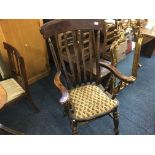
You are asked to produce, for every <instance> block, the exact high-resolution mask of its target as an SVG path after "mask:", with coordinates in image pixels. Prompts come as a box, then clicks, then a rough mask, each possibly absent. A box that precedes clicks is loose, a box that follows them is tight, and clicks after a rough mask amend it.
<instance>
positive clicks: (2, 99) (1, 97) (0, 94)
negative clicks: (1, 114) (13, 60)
mask: <svg viewBox="0 0 155 155" xmlns="http://www.w3.org/2000/svg"><path fill="white" fill-rule="evenodd" d="M6 101H7V93H6V91H5V89H4V88H3V87H2V86H1V85H0V109H1V108H2V107H3V106H4V105H5V103H6Z"/></svg>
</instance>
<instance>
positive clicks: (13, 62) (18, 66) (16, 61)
mask: <svg viewBox="0 0 155 155" xmlns="http://www.w3.org/2000/svg"><path fill="white" fill-rule="evenodd" d="M3 44H4V48H5V49H6V50H7V53H8V58H9V64H10V73H11V75H10V78H14V79H15V80H16V81H17V82H18V84H19V85H20V86H21V87H22V88H23V89H24V90H25V93H23V94H22V95H21V96H19V97H17V98H15V99H14V100H12V101H10V102H8V103H7V104H5V105H4V108H6V107H7V106H8V105H9V104H11V103H14V102H17V101H19V100H21V99H23V98H27V99H28V101H29V102H28V103H29V104H31V106H33V108H35V110H36V111H37V112H39V111H40V110H39V108H38V107H37V105H36V104H35V103H34V102H33V101H32V97H31V95H30V92H29V88H28V81H27V76H26V70H25V63H24V59H23V57H22V56H21V55H20V54H19V52H18V50H17V49H16V48H15V47H13V46H12V45H10V44H8V43H6V42H4V43H3ZM0 126H1V129H2V130H5V131H6V132H10V133H11V134H20V132H18V131H17V132H16V131H14V130H12V129H10V128H7V127H6V126H4V125H2V124H0Z"/></svg>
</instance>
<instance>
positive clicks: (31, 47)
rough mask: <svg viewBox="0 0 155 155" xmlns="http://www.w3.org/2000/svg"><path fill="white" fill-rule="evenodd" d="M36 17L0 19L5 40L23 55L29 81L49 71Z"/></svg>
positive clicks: (45, 50)
mask: <svg viewBox="0 0 155 155" xmlns="http://www.w3.org/2000/svg"><path fill="white" fill-rule="evenodd" d="M40 24H41V22H40V20H38V19H35V20H34V19H11V20H10V19H6V20H1V28H2V31H3V34H4V36H5V40H6V42H8V43H10V44H11V45H13V46H15V47H16V48H17V49H18V50H19V52H20V54H21V55H22V56H23V57H24V60H25V65H26V72H27V76H28V81H29V83H32V82H34V81H36V80H38V79H40V78H41V77H43V76H45V75H46V74H47V73H48V72H49V63H48V55H47V48H46V43H45V40H44V39H43V38H42V36H41V34H40V26H41V25H40Z"/></svg>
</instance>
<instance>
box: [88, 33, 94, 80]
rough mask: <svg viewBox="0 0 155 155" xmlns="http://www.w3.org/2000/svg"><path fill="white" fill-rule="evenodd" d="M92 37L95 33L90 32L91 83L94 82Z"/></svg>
mask: <svg viewBox="0 0 155 155" xmlns="http://www.w3.org/2000/svg"><path fill="white" fill-rule="evenodd" d="M92 35H93V32H92V31H89V54H90V60H89V65H90V81H92V76H93V45H92V40H93V36H92Z"/></svg>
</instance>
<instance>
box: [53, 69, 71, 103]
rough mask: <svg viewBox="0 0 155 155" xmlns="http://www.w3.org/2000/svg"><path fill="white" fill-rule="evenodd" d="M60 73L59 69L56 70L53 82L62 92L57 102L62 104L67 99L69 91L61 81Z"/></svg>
mask: <svg viewBox="0 0 155 155" xmlns="http://www.w3.org/2000/svg"><path fill="white" fill-rule="evenodd" d="M60 75H61V71H58V72H57V73H56V75H55V77H54V84H55V85H56V87H57V88H58V89H59V90H60V91H61V93H62V97H61V98H60V100H59V102H60V103H61V104H64V103H66V102H67V101H68V100H69V93H68V90H67V89H66V87H65V86H64V85H63V84H62V83H61V80H60Z"/></svg>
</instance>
